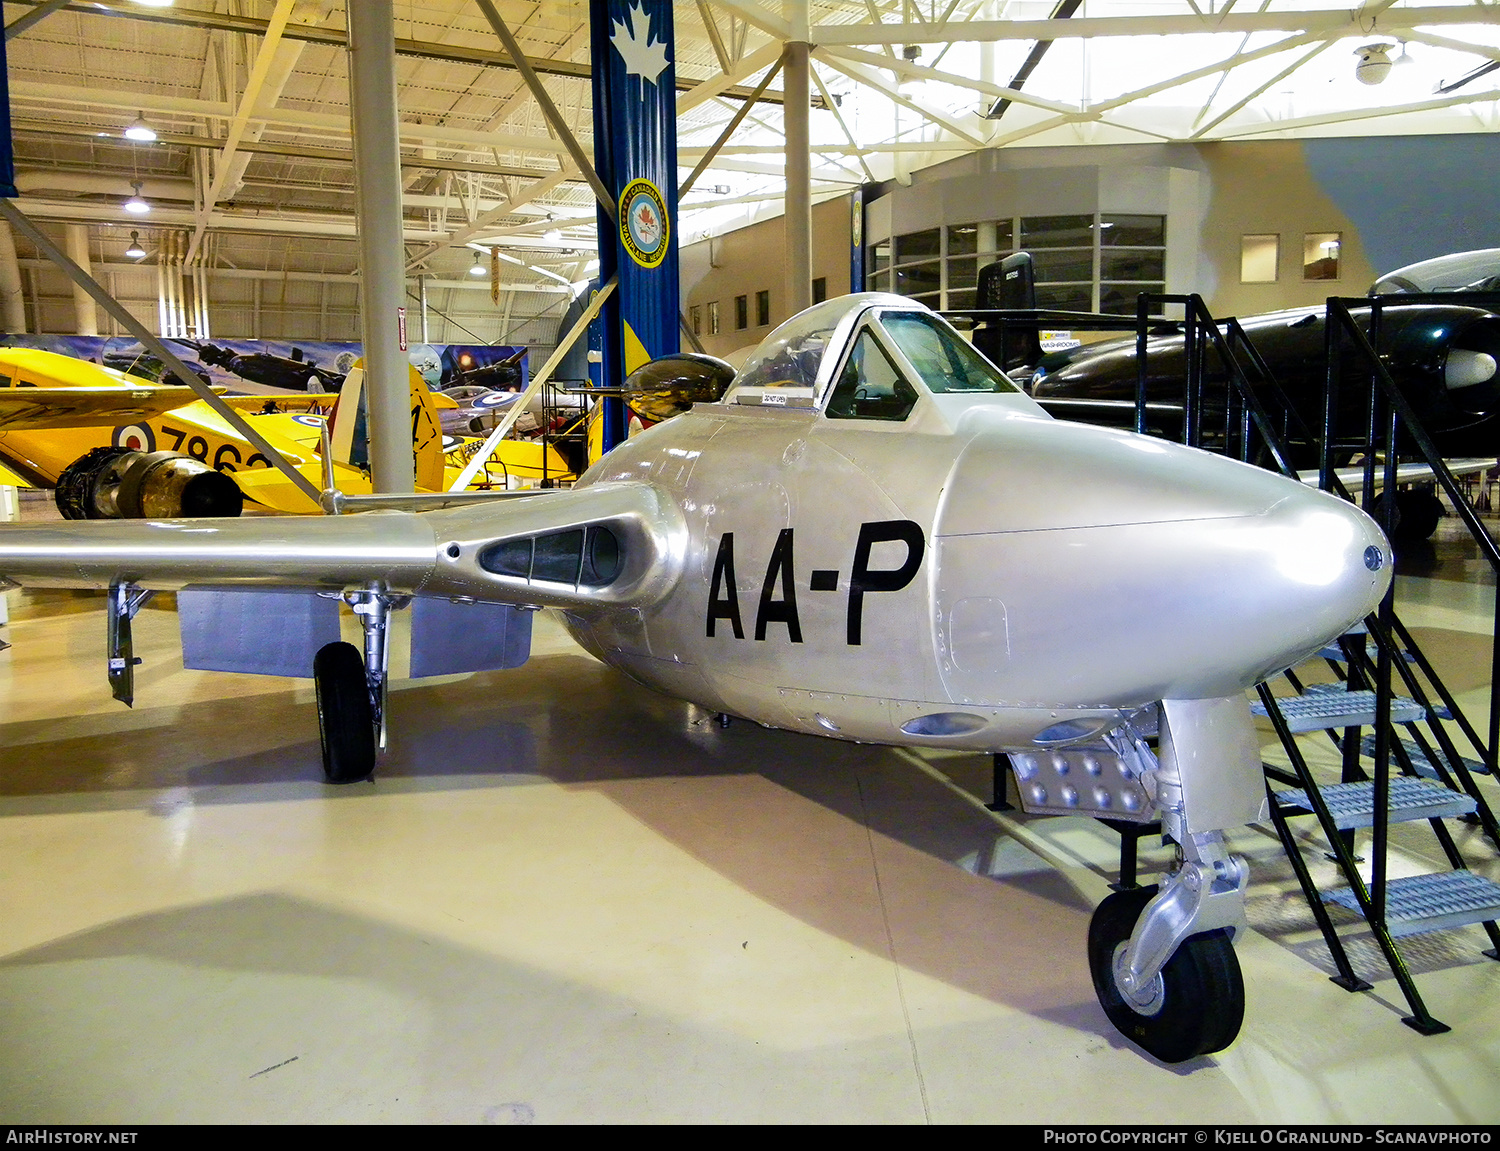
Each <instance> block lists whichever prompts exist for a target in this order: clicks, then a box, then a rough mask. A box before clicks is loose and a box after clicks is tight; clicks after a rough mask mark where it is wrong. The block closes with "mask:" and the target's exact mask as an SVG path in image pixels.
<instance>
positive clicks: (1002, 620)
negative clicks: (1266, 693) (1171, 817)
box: [935, 425, 1391, 706]
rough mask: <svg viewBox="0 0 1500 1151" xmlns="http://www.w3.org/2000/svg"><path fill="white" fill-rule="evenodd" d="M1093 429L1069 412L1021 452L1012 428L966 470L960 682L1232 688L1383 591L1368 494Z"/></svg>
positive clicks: (948, 653)
mask: <svg viewBox="0 0 1500 1151" xmlns="http://www.w3.org/2000/svg"><path fill="white" fill-rule="evenodd" d="M1094 430H1097V429H1094ZM1090 431H1091V430H1089V429H1083V428H1080V427H1078V426H1077V425H1074V426H1073V427H1072V428H1071V429H1066V430H1065V429H1064V428H1062V427H1058V428H1057V429H1056V438H1053V437H1052V436H1049V435H1047V434H1046V433H1042V434H1041V435H1040V436H1037V437H1028V438H1027V440H1026V442H1027V443H1028V445H1029V446H1028V448H1027V449H1026V450H1020V449H1017V450H1013V451H1010V452H1008V453H1007V452H1003V451H1001V450H1000V449H999V447H998V437H997V442H993V443H988V444H986V445H985V446H983V447H982V448H981V449H980V450H979V451H978V452H976V453H975V455H974V456H973V458H972V459H971V460H964V459H961V460H960V464H959V467H958V468H957V469H956V470H955V474H954V475H953V476H952V477H950V490H951V491H953V492H955V493H958V492H963V493H964V495H963V496H962V498H959V497H958V496H957V495H955V497H954V498H953V499H952V500H950V502H949V506H948V507H947V508H946V509H945V514H944V515H943V516H942V517H941V518H940V521H939V525H938V540H937V549H936V551H937V560H938V573H939V579H938V584H939V591H938V596H937V602H936V605H935V606H936V618H935V624H936V627H937V631H938V640H939V644H940V647H941V649H942V653H943V660H944V662H943V674H944V677H945V681H946V682H947V684H948V686H949V690H950V691H951V692H952V693H953V694H954V695H955V697H956V698H959V699H965V700H970V701H973V702H980V701H981V700H994V701H995V702H1015V703H1026V704H1028V705H1042V704H1047V705H1051V704H1054V703H1056V702H1058V701H1064V700H1074V701H1076V700H1090V701H1094V702H1098V703H1100V704H1104V703H1108V704H1110V705H1114V706H1127V705H1136V704H1140V703H1145V702H1149V701H1151V700H1153V699H1162V698H1167V699H1171V698H1180V699H1202V698H1212V697H1217V696H1224V695H1230V694H1233V693H1235V692H1237V691H1242V690H1244V689H1246V688H1248V687H1251V686H1253V685H1254V684H1255V683H1257V682H1259V681H1260V680H1262V679H1264V678H1266V677H1267V676H1269V675H1272V674H1274V673H1276V672H1278V671H1280V670H1282V669H1283V668H1286V667H1288V666H1291V665H1293V664H1295V663H1297V662H1299V661H1300V660H1302V659H1304V658H1306V657H1307V656H1309V655H1311V654H1313V653H1315V652H1316V651H1317V650H1318V649H1319V648H1320V647H1321V646H1322V645H1323V644H1325V643H1327V642H1328V641H1329V640H1330V639H1332V638H1333V637H1334V636H1336V635H1338V634H1340V633H1341V632H1342V631H1343V630H1345V629H1346V628H1347V627H1348V626H1349V625H1350V624H1352V623H1354V622H1355V621H1356V620H1358V619H1360V618H1362V617H1363V616H1364V615H1366V614H1368V613H1369V612H1371V611H1373V610H1375V608H1376V607H1377V606H1378V605H1379V603H1380V598H1381V596H1382V595H1383V594H1384V593H1385V590H1386V588H1387V587H1388V586H1389V584H1390V579H1391V551H1390V545H1389V544H1388V543H1387V541H1386V540H1385V537H1384V536H1383V535H1382V534H1381V531H1380V529H1379V527H1378V526H1377V525H1376V524H1375V523H1374V521H1373V520H1371V519H1370V518H1369V517H1368V516H1366V515H1365V514H1364V513H1362V512H1361V511H1359V510H1358V509H1357V508H1355V507H1353V506H1352V505H1350V504H1348V503H1345V502H1344V501H1342V500H1339V499H1337V498H1335V497H1333V496H1329V495H1327V494H1325V493H1322V492H1318V491H1315V490H1312V489H1309V488H1306V487H1304V486H1303V485H1301V484H1298V483H1296V482H1294V481H1291V480H1288V479H1285V478H1283V477H1281V476H1278V475H1275V474H1273V473H1270V472H1266V471H1264V470H1262V469H1257V468H1251V467H1247V466H1246V465H1244V464H1240V463H1237V462H1235V461H1232V460H1225V459H1222V458H1219V457H1215V456H1210V455H1208V454H1206V453H1203V452H1198V451H1193V450H1191V449H1187V448H1182V447H1180V446H1178V445H1175V444H1164V443H1159V442H1156V441H1149V440H1145V439H1144V438H1143V437H1135V436H1130V437H1123V438H1122V437H1119V436H1114V437H1110V436H1108V435H1106V436H1105V437H1103V438H1100V439H1098V440H1095V439H1094V437H1092V436H1091V435H1090V434H1089V433H1090ZM1078 433H1082V434H1081V435H1080V434H1078ZM1038 443H1042V444H1045V445H1047V446H1050V447H1051V448H1054V449H1056V450H1055V451H1050V452H1048V451H1038V450H1036V448H1037V445H1038ZM1091 446H1092V448H1094V449H1095V450H1090V448H1091ZM1007 460H1008V465H1009V466H1007ZM981 461H983V463H984V465H985V466H984V467H983V468H981V467H979V466H977V465H978V464H979V463H980V462H981ZM1023 463H1024V467H1023V466H1022V464H1023ZM985 524H987V525H988V526H987V527H986V526H984V525H985Z"/></svg>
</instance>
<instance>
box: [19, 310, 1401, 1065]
mask: <svg viewBox="0 0 1500 1151" xmlns="http://www.w3.org/2000/svg"><path fill="white" fill-rule="evenodd" d="M422 499H423V497H416V498H415V499H413V498H411V497H402V498H396V497H391V498H386V499H382V498H381V497H366V498H365V499H364V501H363V502H361V500H360V499H359V498H358V497H351V498H348V499H345V498H344V497H341V496H339V495H338V494H337V493H332V492H330V493H327V494H326V495H325V503H327V504H328V505H329V507H330V510H343V511H345V512H348V511H349V510H350V509H352V508H355V507H365V508H369V507H376V508H377V509H378V510H368V511H365V512H363V513H362V514H342V515H337V516H328V517H320V518H308V519H249V520H175V521H155V522H152V521H100V522H87V523H67V524H58V525H34V526H33V525H27V526H25V527H7V528H5V529H3V531H0V573H4V575H5V576H8V577H10V579H11V580H13V581H16V582H18V583H22V584H27V585H36V586H64V587H89V588H98V589H107V590H108V591H109V598H108V603H109V613H108V620H109V639H110V644H109V654H110V659H111V664H110V678H111V682H112V683H113V684H114V686H115V688H116V694H117V695H120V696H121V697H122V698H126V699H127V700H128V696H129V690H128V689H129V682H130V671H131V664H132V661H133V656H131V654H130V650H129V624H130V618H131V616H132V614H133V613H134V610H135V608H136V607H137V606H138V605H139V603H140V601H141V599H142V597H143V596H145V595H146V594H148V593H149V592H150V590H151V589H174V590H177V591H178V592H179V595H178V607H179V616H180V619H181V626H182V635H183V651H184V662H185V664H186V666H188V667H203V668H216V669H221V670H234V671H248V672H264V673H275V674H287V675H308V674H313V675H314V678H315V679H316V682H317V687H318V699H319V719H320V725H321V729H322V736H323V751H324V767H325V771H326V772H327V774H328V777H329V778H330V780H332V781H335V782H339V781H346V780H352V779H362V778H367V777H368V776H369V775H370V773H371V771H372V770H373V768H374V763H375V755H376V743H377V740H378V741H382V742H383V739H384V731H383V726H382V725H383V706H382V704H383V692H384V676H385V667H386V655H385V650H386V645H385V633H386V624H387V620H388V618H389V613H390V612H391V611H392V610H393V609H396V608H402V607H407V606H410V608H411V610H412V668H411V671H412V674H413V675H433V674H441V673H448V672H454V671H462V670H473V669H477V668H493V667H508V666H516V665H518V664H519V663H522V662H524V660H525V659H526V657H527V654H528V651H529V637H530V618H531V617H530V615H529V614H528V611H529V610H534V609H536V608H543V607H545V608H554V609H557V610H559V611H560V612H561V613H562V615H563V619H564V620H565V621H566V624H567V626H568V628H569V629H570V630H571V632H572V633H573V635H574V636H575V637H577V639H578V641H579V642H580V643H581V644H582V645H583V646H584V647H585V648H587V649H588V650H589V651H590V652H592V653H593V654H594V655H596V656H598V657H599V658H600V659H601V660H603V661H605V662H606V663H608V664H610V665H612V666H614V667H616V668H619V669H620V670H621V671H623V672H625V674H627V675H629V676H631V677H632V678H633V679H636V680H638V681H640V682H641V683H643V684H646V685H648V686H650V687H652V688H655V689H657V690H659V691H662V692H665V693H667V694H669V695H672V696H676V697H680V698H682V699H686V700H690V701H692V702H694V703H696V704H699V705H701V706H702V707H704V708H708V709H710V710H711V711H714V712H719V713H723V714H724V715H726V716H728V715H736V716H741V717H745V718H748V719H751V720H755V721H757V722H760V723H762V724H765V725H766V726H768V727H777V728H785V729H788V730H792V731H799V732H806V733H808V734H810V735H820V736H825V737H831V738H835V739H846V740H856V741H863V742H869V743H879V744H901V745H907V746H920V747H937V748H961V749H967V750H972V751H982V752H1005V753H1008V754H1009V755H1010V758H1011V763H1012V766H1013V768H1014V771H1015V774H1016V776H1017V779H1018V783H1019V788H1020V793H1021V799H1022V802H1023V803H1024V805H1025V806H1026V808H1027V810H1029V811H1032V812H1045V813H1060V814H1085V815H1092V816H1100V817H1110V818H1114V819H1126V820H1136V821H1141V822H1145V821H1149V820H1155V819H1160V820H1161V822H1162V826H1163V828H1164V830H1165V831H1166V833H1167V834H1169V835H1170V836H1171V838H1172V840H1173V841H1174V842H1175V843H1176V844H1177V845H1178V849H1179V850H1178V856H1179V858H1178V860H1177V863H1176V864H1175V866H1173V867H1172V868H1171V869H1170V870H1169V871H1168V872H1167V873H1166V874H1164V875H1163V876H1162V878H1161V881H1160V883H1159V885H1158V886H1157V887H1148V888H1140V889H1137V890H1135V891H1127V892H1121V893H1118V894H1116V895H1113V896H1111V897H1110V898H1108V899H1107V900H1105V902H1104V903H1103V904H1101V905H1100V907H1099V909H1098V911H1097V912H1096V913H1095V915H1094V919H1093V921H1092V924H1091V927H1090V933H1089V941H1088V953H1089V961H1090V966H1091V968H1092V972H1093V977H1094V982H1095V986H1096V989H1097V991H1098V995H1099V998H1100V1002H1101V1003H1102V1005H1103V1007H1104V1010H1105V1012H1106V1013H1107V1015H1108V1016H1109V1018H1110V1020H1111V1021H1112V1022H1113V1023H1114V1024H1115V1026H1116V1027H1118V1028H1119V1029H1120V1031H1121V1032H1122V1033H1123V1034H1125V1035H1126V1036H1127V1037H1128V1038H1129V1039H1130V1040H1132V1041H1133V1042H1135V1043H1136V1044H1138V1045H1139V1046H1140V1047H1142V1048H1144V1049H1145V1050H1146V1051H1148V1052H1150V1053H1151V1054H1153V1055H1155V1056H1157V1057H1158V1058H1160V1059H1163V1060H1166V1061H1169V1062H1175V1061H1180V1060H1184V1059H1188V1058H1192V1057H1193V1056H1196V1055H1199V1054H1205V1053H1208V1052H1212V1051H1217V1050H1220V1049H1222V1048H1223V1047H1225V1046H1227V1045H1228V1044H1229V1043H1230V1042H1231V1041H1232V1040H1233V1039H1234V1037H1235V1035H1236V1033H1237V1032H1238V1030H1239V1026H1240V1022H1241V1018H1242V1015H1243V1007H1244V988H1243V983H1242V980H1241V977H1240V971H1239V965H1238V963H1237V961H1236V959H1235V955H1234V950H1233V947H1232V940H1233V938H1234V936H1235V934H1236V933H1237V932H1238V931H1240V930H1243V929H1244V912H1243V893H1244V889H1245V885H1246V882H1247V880H1248V875H1247V869H1246V866H1245V863H1244V861H1243V860H1242V859H1240V858H1239V857H1237V856H1234V855H1232V854H1231V853H1229V852H1228V851H1227V849H1226V847H1225V843H1224V838H1223V832H1224V830H1225V829H1228V828H1233V827H1237V826H1239V825H1241V824H1244V823H1247V822H1250V821H1254V820H1256V819H1258V818H1260V817H1261V815H1262V810H1263V803H1264V800H1265V787H1264V780H1263V776H1262V771H1261V766H1260V753H1259V742H1258V740H1257V738H1256V737H1255V735H1254V732H1253V730H1252V727H1251V721H1250V715H1249V709H1248V705H1247V701H1246V699H1245V696H1244V693H1245V691H1246V689H1247V688H1249V687H1251V686H1252V685H1254V684H1255V683H1257V682H1258V681H1260V680H1262V679H1264V678H1265V677H1266V676H1268V675H1270V674H1272V673H1273V672H1276V671H1278V670H1279V669H1281V668H1284V667H1287V666H1289V665H1291V664H1294V663H1296V662H1298V661H1299V660H1301V659H1303V658H1304V657H1306V656H1308V655H1310V654H1311V653H1313V652H1315V651H1317V650H1318V649H1319V648H1320V647H1321V646H1322V645H1323V644H1325V643H1326V642H1328V641H1329V640H1330V639H1331V638H1332V637H1334V636H1336V635H1338V634H1340V633H1341V632H1343V631H1344V630H1345V629H1346V628H1347V627H1348V626H1349V625H1350V624H1351V623H1353V622H1354V621H1356V620H1358V619H1360V618H1361V617H1362V616H1364V615H1366V614H1367V613H1369V612H1371V611H1372V610H1374V609H1375V607H1376V606H1377V604H1378V602H1379V600H1380V598H1381V596H1382V594H1383V593H1384V591H1385V589H1386V587H1387V585H1388V584H1389V581H1390V578H1391V554H1390V550H1389V546H1388V544H1387V542H1386V540H1385V538H1384V537H1383V536H1382V535H1381V533H1380V531H1379V529H1378V528H1377V527H1376V526H1375V524H1374V523H1373V522H1372V521H1371V520H1370V519H1368V518H1367V517H1366V516H1365V515H1363V514H1362V513H1361V512H1359V511H1358V510H1357V509H1355V508H1354V507H1352V506H1350V505H1348V504H1345V503H1343V502H1340V501H1339V500H1336V499H1334V498H1333V497H1331V496H1328V495H1325V494H1323V493H1320V492H1317V491H1310V490H1308V489H1306V488H1304V487H1303V486H1302V485H1300V484H1297V483H1294V482H1291V481H1289V480H1286V479H1283V478H1281V477H1279V476H1277V475H1274V474H1271V473H1269V472H1266V471H1262V470H1259V469H1256V468H1253V467H1249V466H1246V465H1244V464H1240V463H1237V462H1234V461H1231V460H1226V459H1222V458H1219V457H1215V456H1210V455H1207V454H1204V453H1202V452H1199V451H1195V450H1192V449H1188V448H1183V447H1180V446H1178V445H1175V444H1171V443H1165V442H1161V441H1156V440H1151V439H1147V438H1144V437H1140V436H1136V435H1132V434H1129V433H1124V432H1118V431H1114V430H1110V429H1105V428H1098V427H1089V426H1084V425H1081V424H1073V423H1067V422H1060V421H1054V420H1052V419H1051V418H1049V417H1048V416H1047V415H1045V414H1044V413H1043V412H1042V411H1041V409H1040V408H1038V407H1037V405H1036V404H1035V403H1033V402H1032V401H1031V400H1030V399H1029V398H1028V397H1027V396H1025V395H1024V394H1022V393H1021V392H1020V391H1019V390H1018V389H1017V388H1016V387H1015V386H1014V385H1013V384H1011V382H1010V381H1009V380H1008V379H1006V377H1005V376H1004V375H1002V374H1001V373H1000V372H999V371H998V370H996V369H995V368H994V367H993V366H992V365H991V364H990V363H989V362H988V361H986V360H985V359H984V358H983V357H981V356H980V355H979V354H977V353H976V352H975V351H974V350H973V349H972V348H971V347H970V346H969V345H968V344H967V343H966V342H965V341H964V340H963V339H962V338H961V337H959V336H958V335H957V334H956V333H955V332H954V331H953V330H952V329H951V328H950V327H948V325H947V324H946V323H944V322H943V321H942V320H941V319H939V318H937V317H936V316H934V315H932V314H931V313H930V312H928V311H927V310H926V309H924V308H923V307H921V306H920V305H918V304H915V303H913V302H912V301H910V300H906V299H903V298H900V297H897V296H886V295H873V294H870V295H856V296H846V297H843V298H841V299H837V300H831V301H828V302H826V303H823V304H819V305H816V306H815V307H813V308H811V309H809V310H808V311H806V312H803V313H801V314H800V315H798V316H796V317H794V318H792V319H791V320H789V321H788V322H787V323H785V324H783V325H782V326H781V327H780V328H778V329H777V330H776V331H775V332H773V333H772V334H771V335H770V336H768V337H767V338H766V340H765V341H764V343H763V344H762V345H761V346H760V348H759V349H757V351H756V353H755V354H754V356H753V357H752V358H751V359H750V361H749V362H748V363H747V364H746V365H745V367H744V369H743V370H742V371H741V372H740V373H739V375H738V376H737V377H736V378H735V380H734V382H733V383H732V384H731V385H730V387H729V389H728V391H727V392H725V393H724V395H723V398H722V400H721V401H720V402H717V403H699V404H696V405H695V406H694V407H693V408H692V410H691V411H690V412H689V413H687V414H685V415H683V416H680V417H678V418H676V419H673V420H670V421H668V422H667V423H664V424H661V425H659V426H657V427H655V428H652V429H651V430H649V431H647V432H646V433H645V434H643V435H640V436H638V437H637V438H635V439H632V440H630V441H629V442H628V443H627V444H625V445H623V446H621V447H619V448H617V449H616V450H615V451H614V452H612V453H611V454H610V455H608V456H607V457H605V458H604V459H603V460H601V461H600V462H599V463H598V464H596V465H595V466H594V467H593V468H591V469H590V470H589V472H588V473H587V474H586V475H585V476H584V477H583V479H582V481H581V482H580V483H579V484H578V485H577V486H576V487H574V488H573V489H571V490H568V491H558V492H541V493H537V494H535V495H527V496H524V497H522V498H517V497H508V498H497V499H491V500H490V501H489V502H484V503H479V504H467V505H462V506H450V507H446V508H440V509H438V510H421V509H422V508H423V507H425V506H426V505H424V504H423V503H422ZM401 507H404V508H407V509H417V510H394V509H397V508H401ZM340 599H342V600H344V601H345V602H347V603H349V604H350V605H351V607H352V608H353V610H354V611H355V612H356V614H357V615H358V616H359V618H360V620H361V622H362V623H363V625H364V634H365V650H364V652H363V653H361V652H360V651H359V650H358V649H357V648H355V647H354V646H352V645H350V644H344V643H339V642H338V620H337V607H338V603H337V601H339V600H340Z"/></svg>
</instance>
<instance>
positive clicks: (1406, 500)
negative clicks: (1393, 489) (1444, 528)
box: [1393, 488, 1448, 540]
mask: <svg viewBox="0 0 1500 1151" xmlns="http://www.w3.org/2000/svg"><path fill="white" fill-rule="evenodd" d="M1447 514H1448V510H1447V509H1446V508H1445V507H1443V501H1442V500H1440V499H1438V498H1437V496H1435V495H1433V493H1432V492H1430V491H1427V490H1425V489H1423V488H1414V489H1412V490H1411V491H1405V492H1397V493H1396V530H1395V532H1394V533H1393V534H1394V536H1395V538H1396V539H1399V540H1425V539H1431V538H1432V533H1433V532H1435V531H1437V526H1438V521H1439V520H1441V519H1442V518H1443V517H1444V516H1445V515H1447Z"/></svg>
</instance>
